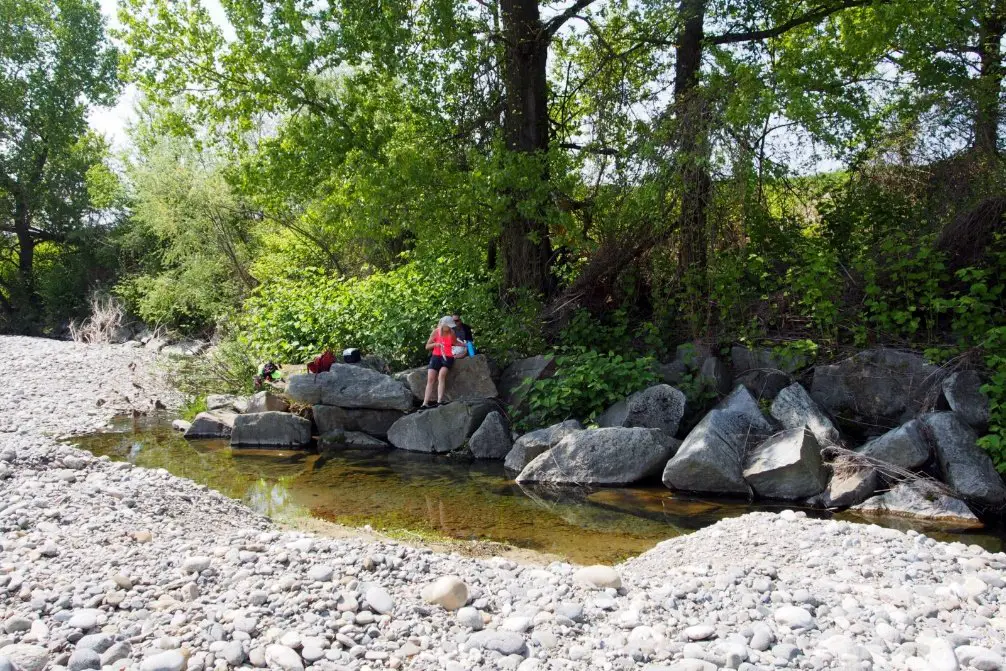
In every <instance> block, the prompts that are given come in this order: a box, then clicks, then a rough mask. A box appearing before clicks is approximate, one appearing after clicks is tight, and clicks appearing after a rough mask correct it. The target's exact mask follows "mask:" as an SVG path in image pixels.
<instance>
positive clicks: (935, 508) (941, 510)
mask: <svg viewBox="0 0 1006 671" xmlns="http://www.w3.org/2000/svg"><path fill="white" fill-rule="evenodd" d="M849 510H851V511H853V512H856V513H858V514H860V515H863V516H864V517H903V518H908V519H914V520H922V521H927V522H934V523H939V524H942V525H949V526H953V527H958V528H978V527H981V526H982V523H981V521H979V519H978V518H977V517H976V516H975V514H974V513H973V512H971V510H970V509H969V508H968V506H967V505H966V504H965V503H964V502H963V501H961V500H960V499H955V498H953V497H951V496H947V495H946V494H945V493H944V492H942V491H940V490H939V489H936V488H935V487H932V486H931V485H927V484H926V483H925V482H921V481H920V482H912V483H907V482H905V483H901V484H898V485H895V486H894V487H892V488H891V490H890V491H889V492H886V493H884V494H880V495H878V496H874V497H873V498H870V499H867V500H866V501H864V502H863V503H860V504H859V505H856V506H853V507H852V508H850V509H849Z"/></svg>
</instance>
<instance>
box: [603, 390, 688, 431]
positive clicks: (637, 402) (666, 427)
mask: <svg viewBox="0 0 1006 671" xmlns="http://www.w3.org/2000/svg"><path fill="white" fill-rule="evenodd" d="M684 414H685V395H684V394H683V393H681V392H680V391H678V390H677V389H675V388H674V387H672V386H670V385H667V384H657V385H654V386H652V387H649V388H647V389H643V390H642V391H637V392H636V393H634V394H630V395H629V396H628V397H626V398H625V399H624V400H621V401H618V402H617V403H615V404H614V405H612V406H611V407H610V408H608V409H607V410H605V411H604V413H602V414H601V416H600V417H598V418H597V425H598V426H601V427H614V426H624V427H634V426H635V427H640V428H644V429H660V430H662V431H663V432H664V433H666V434H667V435H668V436H674V434H675V433H677V432H678V423H679V422H681V417H682V416H683V415H684Z"/></svg>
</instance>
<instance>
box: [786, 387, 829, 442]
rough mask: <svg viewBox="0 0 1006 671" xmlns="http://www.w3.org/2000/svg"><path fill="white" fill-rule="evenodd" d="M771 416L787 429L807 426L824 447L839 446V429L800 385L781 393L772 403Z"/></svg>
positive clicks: (787, 388)
mask: <svg viewBox="0 0 1006 671" xmlns="http://www.w3.org/2000/svg"><path fill="white" fill-rule="evenodd" d="M770 414H771V415H772V416H773V417H775V419H776V420H777V421H778V422H779V423H780V424H782V426H783V427H784V428H786V429H799V428H802V427H804V426H806V427H807V428H808V429H810V432H811V433H812V434H814V438H816V439H817V442H818V443H819V444H821V445H822V446H828V445H836V444H838V441H839V438H840V436H839V433H838V429H836V428H835V425H834V424H832V423H831V419H830V418H829V417H828V415H827V414H826V413H825V412H824V411H823V410H821V407H820V406H819V405H818V404H817V403H815V402H814V399H812V398H811V397H810V394H808V393H807V390H806V389H804V388H803V385H802V384H800V383H794V384H791V385H790V386H788V387H786V388H785V389H783V390H782V391H780V392H779V394H778V395H777V396H776V397H775V400H774V401H772V408H771V410H770Z"/></svg>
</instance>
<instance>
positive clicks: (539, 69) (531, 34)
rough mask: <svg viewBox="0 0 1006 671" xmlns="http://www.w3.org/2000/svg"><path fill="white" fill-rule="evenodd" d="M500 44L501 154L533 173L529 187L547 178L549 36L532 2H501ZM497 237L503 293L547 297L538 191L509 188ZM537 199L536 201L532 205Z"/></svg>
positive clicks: (546, 244) (543, 200)
mask: <svg viewBox="0 0 1006 671" xmlns="http://www.w3.org/2000/svg"><path fill="white" fill-rule="evenodd" d="M500 6H501V9H502V14H503V17H502V18H503V34H504V40H505V45H506V46H505V53H504V61H505V63H504V79H505V88H506V108H505V113H504V123H503V130H504V136H505V140H506V147H507V150H509V151H510V152H512V153H513V154H514V156H515V157H516V158H518V165H520V169H522V170H524V169H527V170H533V171H535V172H536V173H537V174H536V175H534V178H533V179H532V180H531V182H532V183H534V184H546V183H547V182H548V179H549V173H548V164H547V156H546V154H547V152H548V141H549V128H548V86H547V84H546V65H547V61H548V44H549V37H548V36H547V35H546V34H545V32H544V30H543V26H542V23H541V17H540V15H539V11H538V0H501V2H500ZM509 198H510V200H511V206H510V207H509V209H508V214H507V218H506V220H505V221H504V222H503V230H502V233H501V235H500V251H501V255H502V257H503V286H504V288H505V289H517V288H522V289H532V290H534V291H539V292H541V293H542V294H545V295H549V294H551V293H552V291H553V290H554V285H553V282H552V275H551V272H550V266H551V258H552V247H551V242H550V241H549V235H548V224H547V222H546V208H547V207H548V199H547V196H545V195H544V194H543V193H542V192H541V190H538V191H537V192H532V190H530V189H524V188H520V187H517V188H512V189H511V190H510V193H509ZM535 201H537V202H535Z"/></svg>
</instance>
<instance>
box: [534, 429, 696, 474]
mask: <svg viewBox="0 0 1006 671" xmlns="http://www.w3.org/2000/svg"><path fill="white" fill-rule="evenodd" d="M677 445H678V441H676V440H674V439H673V438H671V437H670V436H668V435H667V434H666V433H665V432H663V431H661V430H659V429H644V428H626V427H610V428H603V429H587V430H584V431H576V432H574V433H571V434H569V435H568V436H566V437H565V438H563V439H562V440H560V441H559V444H558V445H556V446H555V447H553V448H552V449H551V450H549V451H548V452H545V453H543V454H540V455H538V456H537V457H535V458H534V460H532V461H531V463H529V464H528V465H527V466H525V467H524V470H523V471H521V472H520V475H518V476H517V482H518V483H528V482H544V483H554V484H581V485H623V484H630V483H633V482H638V481H639V480H642V479H644V478H647V477H649V476H652V475H656V474H657V473H659V472H660V468H661V467H662V466H663V465H664V464H665V463H666V462H667V460H668V459H669V458H670V457H671V455H673V454H674V449H675V447H676V446H677Z"/></svg>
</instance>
